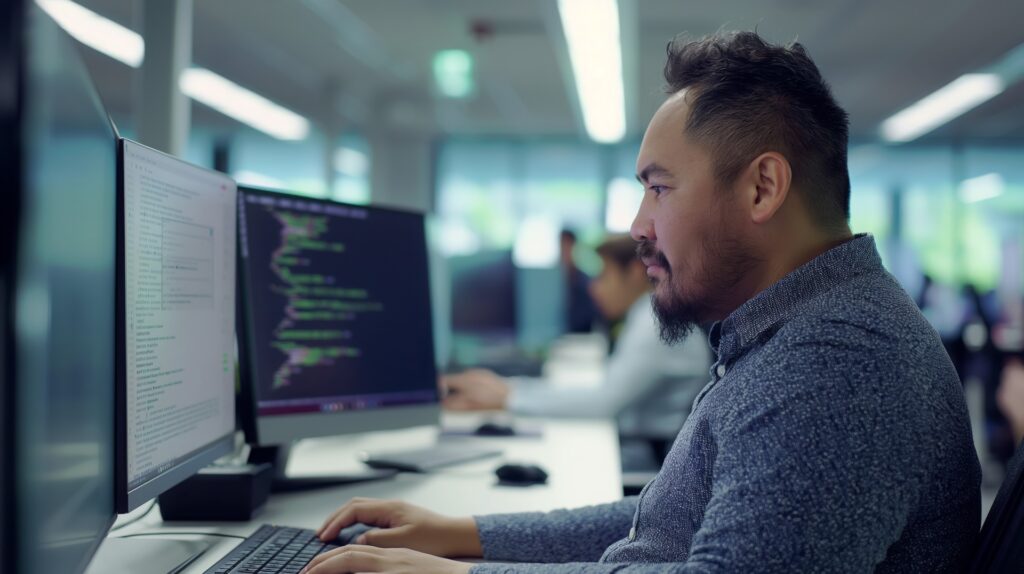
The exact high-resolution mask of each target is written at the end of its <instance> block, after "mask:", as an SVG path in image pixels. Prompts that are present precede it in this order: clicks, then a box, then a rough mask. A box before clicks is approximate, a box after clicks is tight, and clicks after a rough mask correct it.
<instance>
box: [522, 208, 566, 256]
mask: <svg viewBox="0 0 1024 574" xmlns="http://www.w3.org/2000/svg"><path fill="white" fill-rule="evenodd" d="M559 231H560V226H559V222H558V220H557V219H555V218H554V217H552V216H550V215H547V214H545V215H532V216H530V217H527V218H526V219H524V220H523V222H522V223H521V224H520V226H519V233H518V234H516V242H515V245H513V247H512V262H513V263H514V264H515V266H516V267H518V268H520V269H550V268H552V267H554V266H555V264H556V263H558V250H559V245H558V233H559Z"/></svg>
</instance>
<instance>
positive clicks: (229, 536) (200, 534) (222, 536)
mask: <svg viewBox="0 0 1024 574" xmlns="http://www.w3.org/2000/svg"><path fill="white" fill-rule="evenodd" d="M177 534H188V535H190V536H218V537H220V538H237V539H239V540H248V537H246V536H239V535H237V534H222V533H220V532H182V531H180V530H176V531H173V532H172V531H170V530H168V531H167V532H140V533H138V534H125V535H124V536H114V537H113V538H135V537H137V536H174V535H177Z"/></svg>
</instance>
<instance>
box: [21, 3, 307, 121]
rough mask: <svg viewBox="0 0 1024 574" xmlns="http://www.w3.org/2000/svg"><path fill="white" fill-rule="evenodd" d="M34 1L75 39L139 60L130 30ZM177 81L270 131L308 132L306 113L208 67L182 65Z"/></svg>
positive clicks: (140, 47)
mask: <svg viewBox="0 0 1024 574" xmlns="http://www.w3.org/2000/svg"><path fill="white" fill-rule="evenodd" d="M36 4H38V5H39V7H40V8H42V9H43V10H44V11H45V12H46V13H47V14H49V15H50V17H52V18H53V19H54V20H55V21H56V22H57V23H58V24H60V26H61V27H62V28H64V30H66V31H67V33H68V34H70V35H71V37H73V38H75V39H76V40H78V41H79V42H81V43H83V44H85V45H86V46H89V47H90V48H92V49H94V50H96V51H98V52H101V53H103V54H106V55H108V56H110V57H111V58H114V59H115V60H118V61H120V62H123V63H125V64H128V65H129V66H131V67H133V68H138V67H139V66H141V65H142V61H143V59H144V58H145V53H146V43H145V41H144V40H143V39H142V36H141V35H139V34H138V33H137V32H135V31H134V30H130V29H128V28H126V27H124V26H122V25H120V24H118V23H117V22H114V21H113V20H110V19H109V18H105V17H103V16H100V15H99V14H97V13H95V12H93V11H92V10H89V9H88V8H85V7H83V6H81V5H79V4H76V3H75V2H71V1H70V0H36ZM179 86H180V87H181V91H182V92H184V94H185V95H187V96H188V97H190V98H192V99H194V100H196V101H199V102H202V103H204V104H206V105H208V106H210V107H211V108H213V109H215V110H217V111H219V112H221V113H223V114H225V115H227V116H230V117H232V118H235V119H236V120H238V121H240V122H243V123H245V124H248V125H250V126H252V127H254V128H256V129H258V130H260V131H262V132H265V133H267V134H269V135H271V136H273V137H276V138H279V139H283V140H301V139H304V138H305V137H306V136H307V135H309V121H308V120H307V119H306V118H304V117H302V116H300V115H298V114H296V113H295V112H292V111H291V110H288V109H286V108H283V107H281V106H279V105H277V104H275V103H274V102H271V101H270V100H268V99H266V98H264V97H263V96H261V95H259V94H256V93H254V92H252V91H250V90H247V89H245V88H243V87H242V86H239V85H238V84H235V83H234V82H232V81H230V80H228V79H227V78H224V77H222V76H219V75H217V74H215V73H213V72H211V71H209V70H205V69H202V68H190V69H188V70H186V71H185V72H184V73H182V76H181V78H179Z"/></svg>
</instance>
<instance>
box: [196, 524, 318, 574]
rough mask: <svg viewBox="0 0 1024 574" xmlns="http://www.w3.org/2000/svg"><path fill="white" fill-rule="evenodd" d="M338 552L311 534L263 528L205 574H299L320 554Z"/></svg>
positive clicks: (292, 530) (294, 530)
mask: <svg viewBox="0 0 1024 574" xmlns="http://www.w3.org/2000/svg"><path fill="white" fill-rule="evenodd" d="M335 548H338V545H337V544H324V543H323V542H321V541H320V539H319V538H317V537H316V533H315V532H314V531H312V530H306V529H303V528H286V527H284V526H273V525H271V524H264V525H263V526H260V527H259V529H258V530H257V531H256V532H255V533H253V535H252V536H250V537H248V538H246V539H245V540H244V541H243V542H242V543H241V544H239V545H238V546H236V547H235V548H234V550H232V551H231V552H229V553H228V555H227V556H225V557H224V558H221V560H220V562H218V563H216V564H214V565H213V567H211V568H210V569H208V570H207V571H206V574H229V573H231V574H234V573H238V574H298V572H299V571H300V570H302V568H303V567H304V566H305V565H306V564H309V561H310V560H312V559H313V558H314V557H315V556H316V555H317V554H320V553H323V552H327V551H328V550H333V549H335Z"/></svg>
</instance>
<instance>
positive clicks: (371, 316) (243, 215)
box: [239, 187, 438, 444]
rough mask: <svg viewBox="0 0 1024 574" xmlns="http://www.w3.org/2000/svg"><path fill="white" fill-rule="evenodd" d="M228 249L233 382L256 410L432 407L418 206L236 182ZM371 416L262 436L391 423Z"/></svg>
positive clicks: (265, 413)
mask: <svg viewBox="0 0 1024 574" xmlns="http://www.w3.org/2000/svg"><path fill="white" fill-rule="evenodd" d="M239 250H240V255H241V269H240V276H239V278H240V281H241V291H242V295H243V304H244V312H243V315H244V318H245V319H246V320H245V326H244V332H245V337H243V341H244V344H243V355H244V356H245V358H246V360H245V361H244V362H245V363H246V364H247V365H248V367H249V368H248V370H247V372H246V371H245V370H244V371H243V372H244V373H246V376H245V377H244V378H245V379H246V381H244V382H245V383H247V384H248V385H249V386H250V388H251V390H252V391H253V395H254V398H255V403H256V404H255V408H256V413H257V415H258V417H259V418H261V419H264V420H265V419H268V418H276V419H280V420H288V419H289V418H290V419H292V420H294V419H295V418H296V417H306V418H307V419H308V418H311V417H312V418H315V417H319V416H324V417H329V415H332V414H348V413H354V412H359V411H367V412H369V411H372V412H373V413H382V412H384V411H387V410H389V409H395V408H400V407H408V406H414V405H424V404H428V405H433V406H435V407H436V404H437V402H438V390H437V379H436V376H437V375H436V368H435V363H434V348H433V337H432V335H433V331H432V326H431V312H430V289H429V276H428V271H427V249H426V236H425V230H424V219H423V215H421V214H415V213H409V212H404V211H398V210H392V209H385V208H379V207H364V206H359V207H357V206H350V205H345V204H340V203H335V202H331V201H323V200H316V199H307V198H300V197H296V196H290V195H285V194H279V193H273V192H266V191H261V190H255V189H249V188H244V187H243V188H242V189H241V190H240V193H239ZM435 416H436V415H435ZM374 417H375V418H374V419H373V420H369V419H367V424H366V425H362V424H360V425H357V426H358V427H360V428H355V427H353V426H346V425H345V422H344V421H340V422H338V424H336V425H334V424H325V425H324V426H319V427H317V426H316V425H313V426H309V425H306V426H303V425H301V424H299V423H298V421H296V424H294V425H291V431H290V436H287V437H285V436H282V435H280V434H279V433H276V432H275V433H270V434H272V435H276V436H277V438H280V439H282V440H284V439H286V438H291V439H295V438H303V437H304V436H316V435H320V434H336V433H343V432H356V431H357V430H363V427H366V426H367V425H368V427H369V428H374V427H378V428H380V427H388V426H393V425H390V424H389V423H387V422H385V417H382V416H378V415H376V414H375V415H374ZM353 420H354V419H352V418H349V419H348V421H349V422H351V421H353ZM409 422H410V423H411V422H412V421H411V419H410V421H409ZM420 424H423V423H420ZM314 427H315V428H314ZM279 428H280V427H279ZM282 432H283V433H284V434H286V435H287V434H289V431H288V430H286V429H282ZM260 441H261V442H264V443H266V444H274V443H275V441H276V439H275V438H272V437H271V436H269V435H268V434H267V433H263V434H262V435H261V437H260ZM268 441H269V442H268Z"/></svg>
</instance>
